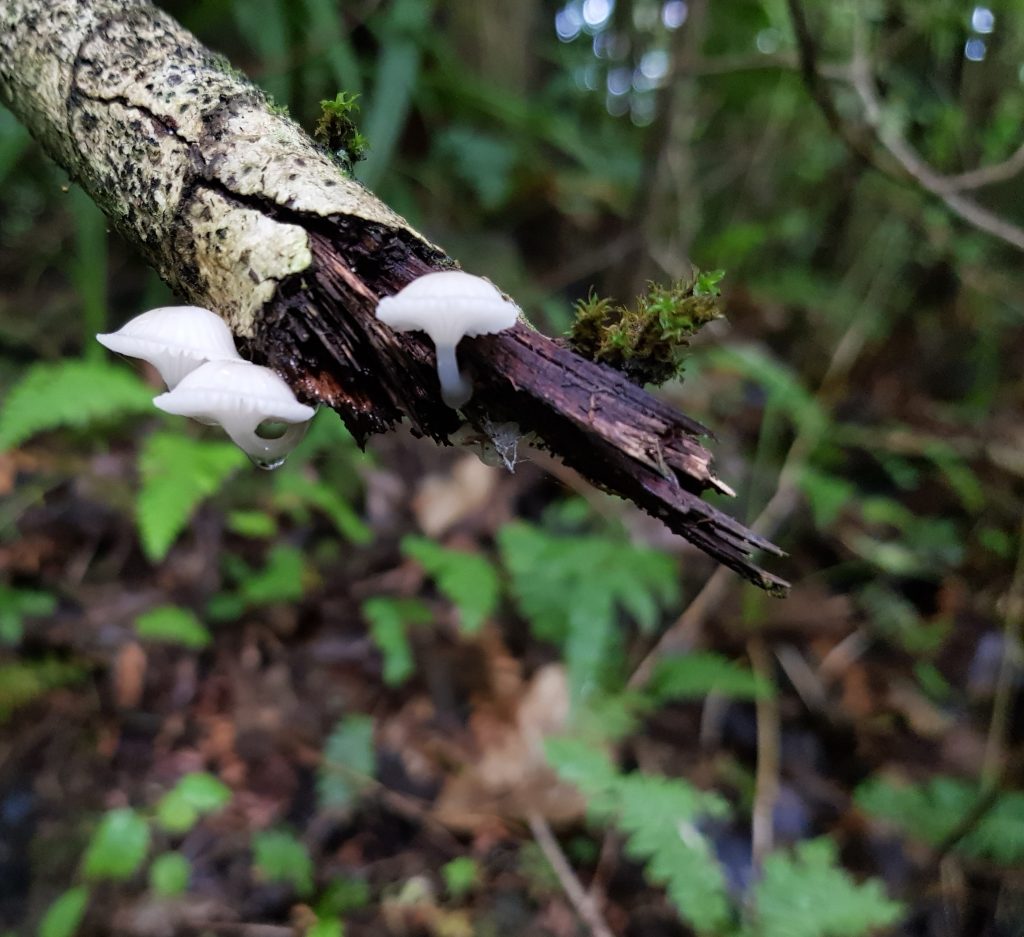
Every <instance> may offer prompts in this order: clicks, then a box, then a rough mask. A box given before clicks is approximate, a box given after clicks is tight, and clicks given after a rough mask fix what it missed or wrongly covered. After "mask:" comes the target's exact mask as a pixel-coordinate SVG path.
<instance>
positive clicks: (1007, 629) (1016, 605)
mask: <svg viewBox="0 0 1024 937" xmlns="http://www.w3.org/2000/svg"><path fill="white" fill-rule="evenodd" d="M1018 538H1019V544H1018V547H1017V566H1016V569H1014V572H1013V581H1012V582H1011V583H1010V589H1009V591H1008V592H1007V593H1006V611H1005V615H1004V618H1003V654H1002V657H1001V658H1000V661H999V673H998V675H997V676H996V692H995V696H994V698H993V700H992V719H991V721H990V722H989V727H988V738H987V739H986V740H985V755H984V757H983V759H982V763H981V783H982V787H989V786H991V787H994V786H996V785H997V784H998V783H999V777H1000V775H1001V774H1002V760H1003V749H1004V748H1005V746H1006V732H1007V728H1008V725H1009V719H1010V703H1011V702H1012V698H1013V678H1014V672H1015V671H1016V669H1017V666H1018V658H1019V655H1020V649H1021V633H1022V631H1024V520H1022V521H1021V525H1020V531H1019V533H1018Z"/></svg>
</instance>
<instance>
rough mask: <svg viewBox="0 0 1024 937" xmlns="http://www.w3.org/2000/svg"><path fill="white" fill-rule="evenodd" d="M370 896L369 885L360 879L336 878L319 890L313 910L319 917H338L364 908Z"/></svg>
mask: <svg viewBox="0 0 1024 937" xmlns="http://www.w3.org/2000/svg"><path fill="white" fill-rule="evenodd" d="M371 897H372V893H371V891H370V886H369V885H367V884H366V882H364V881H363V880H362V879H360V878H338V879H334V881H332V882H331V883H330V884H329V885H328V886H327V887H326V888H325V889H324V890H323V892H321V894H320V897H319V898H318V899H317V902H316V909H315V910H316V913H317V915H318V916H319V917H340V916H341V915H343V914H348V913H349V912H351V911H358V910H359V909H360V908H365V907H366V906H367V905H368V904H369V903H370V898H371Z"/></svg>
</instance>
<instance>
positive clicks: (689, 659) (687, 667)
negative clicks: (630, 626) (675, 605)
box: [648, 651, 774, 702]
mask: <svg viewBox="0 0 1024 937" xmlns="http://www.w3.org/2000/svg"><path fill="white" fill-rule="evenodd" d="M648 692H650V693H651V695H652V696H654V697H655V699H657V700H659V701H661V702H664V701H665V700H672V699H702V698H703V697H705V696H707V695H708V694H709V693H718V694H720V695H722V696H728V697H731V698H732V699H739V700H753V699H763V698H765V697H770V696H772V695H773V692H774V690H773V688H772V686H771V684H770V683H768V682H766V681H765V680H763V679H761V678H760V677H758V676H757V674H755V673H754V672H753V671H751V670H750V669H748V668H747V667H743V666H741V665H740V664H737V663H736V662H734V661H731V660H729V659H728V658H727V657H723V656H722V655H721V654H715V653H714V652H712V651H694V652H692V653H690V654H683V655H679V656H677V657H665V658H662V659H661V660H660V661H658V665H657V667H656V668H655V670H654V674H653V675H652V677H651V682H650V685H649V687H648Z"/></svg>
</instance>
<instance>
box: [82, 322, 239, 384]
mask: <svg viewBox="0 0 1024 937" xmlns="http://www.w3.org/2000/svg"><path fill="white" fill-rule="evenodd" d="M96 341H98V342H99V343H100V344H101V345H104V346H106V347H107V348H109V349H110V350H111V351H114V352H117V353H118V354H121V355H127V356H128V357H129V358H142V359H143V360H145V361H148V362H149V363H150V364H151V365H153V367H154V368H156V369H157V371H159V372H160V377H161V378H163V381H164V383H165V384H166V385H167V386H168V387H169V388H170V389H171V390H173V389H174V388H175V386H176V385H177V384H178V382H179V381H180V380H181V379H182V378H183V377H184V376H185V375H186V374H188V373H189V372H191V371H194V370H195V369H196V368H198V367H199V365H201V364H203V363H204V362H206V361H219V360H239V361H240V360H241V358H240V356H239V354H238V352H237V351H236V350H235V342H234V339H233V338H232V336H231V330H230V329H229V328H228V327H227V325H226V324H225V323H224V320H223V319H222V318H221V317H220V316H218V315H217V314H216V313H214V312H210V310H209V309H203V308H201V307H199V306H162V307H160V308H159V309H150V310H149V312H144V313H142V315H139V316H136V317H135V318H134V319H131V320H129V321H128V322H126V323H125V324H124V325H123V326H121V328H120V329H118V330H117V331H116V332H111V333H109V334H105V335H97V336H96Z"/></svg>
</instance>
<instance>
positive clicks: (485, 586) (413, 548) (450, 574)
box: [402, 537, 498, 634]
mask: <svg viewBox="0 0 1024 937" xmlns="http://www.w3.org/2000/svg"><path fill="white" fill-rule="evenodd" d="M402 553H404V554H405V555H406V556H408V557H410V558H411V559H414V560H416V562H417V563H419V564H420V565H421V566H422V567H423V568H424V569H425V570H426V571H427V573H428V575H430V576H431V578H433V579H434V581H435V582H436V583H437V588H438V589H440V590H441V593H442V595H444V597H445V598H446V599H448V600H449V601H450V602H451V603H452V604H453V605H454V606H455V607H456V608H457V609H458V610H459V616H460V619H461V624H462V630H463V631H464V632H466V633H467V634H473V633H475V632H477V631H479V630H480V628H481V627H482V626H483V623H484V622H485V621H486V620H487V618H488V617H490V616H491V615H493V614H494V610H495V608H497V606H498V574H497V572H496V571H495V569H494V567H493V566H492V565H491V564H490V563H489V562H488V561H487V560H486V559H485V558H484V557H482V556H480V555H479V554H477V553H467V552H465V551H464V550H449V549H447V548H445V547H442V546H440V545H439V544H436V543H434V541H433V540H427V539H425V538H423V537H406V538H405V539H403V540H402Z"/></svg>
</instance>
